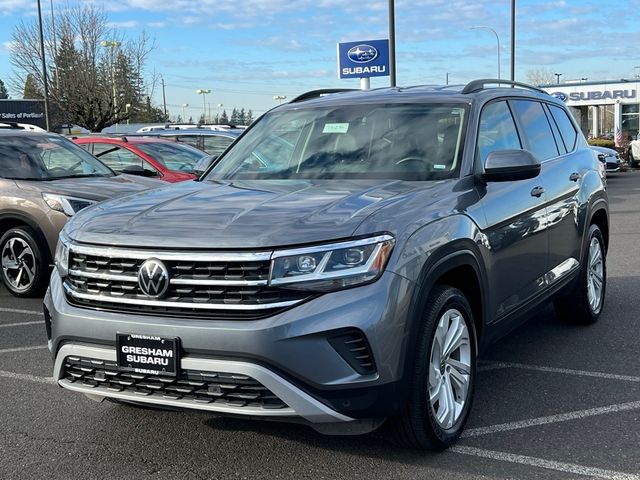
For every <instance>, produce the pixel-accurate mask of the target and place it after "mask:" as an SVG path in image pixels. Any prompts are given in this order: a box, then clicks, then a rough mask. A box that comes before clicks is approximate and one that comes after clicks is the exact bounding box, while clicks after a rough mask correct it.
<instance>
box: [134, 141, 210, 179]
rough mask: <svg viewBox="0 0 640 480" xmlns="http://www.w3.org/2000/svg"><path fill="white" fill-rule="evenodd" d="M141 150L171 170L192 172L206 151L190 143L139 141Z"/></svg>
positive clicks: (138, 145)
mask: <svg viewBox="0 0 640 480" xmlns="http://www.w3.org/2000/svg"><path fill="white" fill-rule="evenodd" d="M136 146H137V147H138V148H139V149H140V150H142V151H143V152H144V153H146V154H147V155H149V156H150V157H151V158H153V159H154V160H155V161H156V162H158V163H160V164H162V165H164V166H165V167H167V168H168V169H170V170H182V171H186V172H191V171H192V170H193V167H195V165H196V163H198V161H199V160H200V159H201V158H202V157H204V152H202V150H198V149H197V148H193V147H191V146H189V145H181V144H179V143H171V142H149V143H138V144H137V145H136Z"/></svg>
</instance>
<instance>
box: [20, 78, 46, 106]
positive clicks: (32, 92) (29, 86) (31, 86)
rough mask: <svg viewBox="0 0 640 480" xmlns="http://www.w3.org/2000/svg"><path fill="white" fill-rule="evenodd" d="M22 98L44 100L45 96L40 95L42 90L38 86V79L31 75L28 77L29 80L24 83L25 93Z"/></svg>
mask: <svg viewBox="0 0 640 480" xmlns="http://www.w3.org/2000/svg"><path fill="white" fill-rule="evenodd" d="M22 98H24V99H25V100H31V99H34V98H35V99H37V98H43V95H42V93H40V89H39V88H38V85H37V84H36V79H35V77H34V76H33V75H31V74H29V75H27V79H26V80H25V82H24V93H23V95H22Z"/></svg>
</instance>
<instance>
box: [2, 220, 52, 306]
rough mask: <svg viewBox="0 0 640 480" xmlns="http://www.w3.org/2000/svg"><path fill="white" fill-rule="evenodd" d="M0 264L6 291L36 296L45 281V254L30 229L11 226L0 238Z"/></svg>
mask: <svg viewBox="0 0 640 480" xmlns="http://www.w3.org/2000/svg"><path fill="white" fill-rule="evenodd" d="M16 258H17V259H16ZM0 267H1V268H0V276H1V277H2V282H3V283H4V285H5V287H6V288H7V290H9V292H11V293H12V294H13V295H15V296H16V297H33V296H37V295H40V294H42V292H43V291H44V289H45V287H46V285H47V283H48V277H49V253H48V250H47V248H46V246H44V245H43V242H41V241H39V240H38V236H37V234H36V232H35V231H34V230H33V229H32V228H30V227H27V226H21V227H16V228H12V229H11V230H8V231H7V232H6V233H5V234H4V235H2V237H1V238H0Z"/></svg>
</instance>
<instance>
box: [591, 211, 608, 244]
mask: <svg viewBox="0 0 640 480" xmlns="http://www.w3.org/2000/svg"><path fill="white" fill-rule="evenodd" d="M593 224H595V225H598V228H600V231H601V232H602V238H603V239H604V249H605V251H609V212H608V211H607V208H606V203H605V201H604V200H602V201H599V202H598V203H596V204H595V205H594V207H593V208H592V210H591V217H590V218H589V223H588V225H587V229H588V228H589V226H591V225H593Z"/></svg>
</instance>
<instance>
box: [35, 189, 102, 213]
mask: <svg viewBox="0 0 640 480" xmlns="http://www.w3.org/2000/svg"><path fill="white" fill-rule="evenodd" d="M42 198H43V199H44V201H45V202H47V205H49V208H51V209H52V210H56V211H58V212H62V213H64V214H65V215H67V216H68V217H73V216H74V215H75V214H76V213H78V212H79V211H80V210H82V209H83V208H87V207H89V206H91V205H93V204H94V203H96V202H94V201H93V200H87V199H86V198H76V197H67V196H65V195H56V194H55V193H43V194H42Z"/></svg>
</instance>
